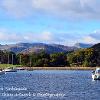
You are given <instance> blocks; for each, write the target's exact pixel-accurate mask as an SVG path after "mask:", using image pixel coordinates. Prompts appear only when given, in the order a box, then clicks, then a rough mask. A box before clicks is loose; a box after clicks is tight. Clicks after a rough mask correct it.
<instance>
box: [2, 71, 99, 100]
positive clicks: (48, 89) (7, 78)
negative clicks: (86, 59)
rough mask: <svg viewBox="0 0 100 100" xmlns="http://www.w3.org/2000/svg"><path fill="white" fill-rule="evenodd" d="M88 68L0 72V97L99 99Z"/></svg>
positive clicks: (19, 99)
mask: <svg viewBox="0 0 100 100" xmlns="http://www.w3.org/2000/svg"><path fill="white" fill-rule="evenodd" d="M91 72H92V71H72V70H67V71H66V70H48V71H45V70H35V71H18V72H12V73H6V74H4V75H0V100H100V81H93V80H92V79H91Z"/></svg>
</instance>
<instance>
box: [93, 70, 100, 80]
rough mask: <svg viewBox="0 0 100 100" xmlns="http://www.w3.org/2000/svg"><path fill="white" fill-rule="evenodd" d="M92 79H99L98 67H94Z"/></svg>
mask: <svg viewBox="0 0 100 100" xmlns="http://www.w3.org/2000/svg"><path fill="white" fill-rule="evenodd" d="M92 79H93V80H100V68H96V70H95V71H93V72H92Z"/></svg>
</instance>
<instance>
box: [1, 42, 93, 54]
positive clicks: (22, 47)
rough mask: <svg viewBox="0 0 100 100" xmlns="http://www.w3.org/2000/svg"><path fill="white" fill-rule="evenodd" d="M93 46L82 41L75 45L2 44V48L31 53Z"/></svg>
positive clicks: (63, 50) (65, 50) (64, 50)
mask: <svg viewBox="0 0 100 100" xmlns="http://www.w3.org/2000/svg"><path fill="white" fill-rule="evenodd" d="M91 46H92V44H82V43H77V44H75V45H74V46H64V45H60V44H45V43H17V44H8V45H7V44H6V45H1V44H0V50H7V51H12V52H15V53H30V52H35V53H38V52H40V51H43V50H44V51H45V52H47V53H55V52H67V51H73V50H77V49H78V48H88V47H91Z"/></svg>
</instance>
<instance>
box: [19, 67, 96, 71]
mask: <svg viewBox="0 0 100 100" xmlns="http://www.w3.org/2000/svg"><path fill="white" fill-rule="evenodd" d="M18 68H19V69H24V70H29V71H31V70H95V69H96V67H18Z"/></svg>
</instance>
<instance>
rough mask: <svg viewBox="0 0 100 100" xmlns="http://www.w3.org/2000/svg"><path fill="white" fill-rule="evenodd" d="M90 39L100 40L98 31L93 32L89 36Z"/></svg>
mask: <svg viewBox="0 0 100 100" xmlns="http://www.w3.org/2000/svg"><path fill="white" fill-rule="evenodd" d="M90 36H91V37H92V38H95V39H97V40H100V30H97V31H94V32H93V33H92V34H90Z"/></svg>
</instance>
